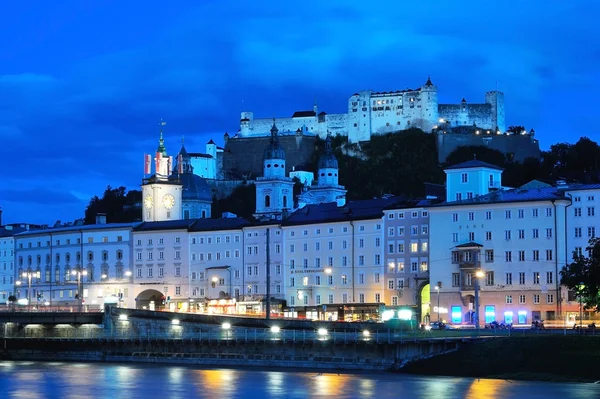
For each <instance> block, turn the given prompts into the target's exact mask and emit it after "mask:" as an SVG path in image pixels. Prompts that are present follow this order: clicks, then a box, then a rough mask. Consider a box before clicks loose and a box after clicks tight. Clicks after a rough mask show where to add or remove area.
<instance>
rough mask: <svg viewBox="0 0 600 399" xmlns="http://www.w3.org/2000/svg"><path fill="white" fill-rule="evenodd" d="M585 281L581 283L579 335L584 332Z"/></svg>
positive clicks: (579, 289)
mask: <svg viewBox="0 0 600 399" xmlns="http://www.w3.org/2000/svg"><path fill="white" fill-rule="evenodd" d="M583 286H584V284H583V283H579V287H577V288H578V291H579V335H581V334H582V333H583V331H582V330H583Z"/></svg>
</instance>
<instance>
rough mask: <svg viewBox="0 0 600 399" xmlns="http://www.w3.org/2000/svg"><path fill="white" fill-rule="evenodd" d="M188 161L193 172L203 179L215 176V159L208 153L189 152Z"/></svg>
mask: <svg viewBox="0 0 600 399" xmlns="http://www.w3.org/2000/svg"><path fill="white" fill-rule="evenodd" d="M190 161H191V164H192V168H193V169H194V174H195V175H198V176H200V177H203V178H205V179H214V178H215V177H216V174H217V171H216V167H217V165H216V159H215V158H213V157H212V156H208V154H194V153H192V154H190Z"/></svg>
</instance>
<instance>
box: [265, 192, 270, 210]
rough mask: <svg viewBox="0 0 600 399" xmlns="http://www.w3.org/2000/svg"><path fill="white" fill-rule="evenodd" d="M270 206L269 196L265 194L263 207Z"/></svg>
mask: <svg viewBox="0 0 600 399" xmlns="http://www.w3.org/2000/svg"><path fill="white" fill-rule="evenodd" d="M270 206H271V197H269V196H268V195H265V208H268V207H270Z"/></svg>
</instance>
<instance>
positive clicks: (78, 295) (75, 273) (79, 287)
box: [71, 269, 87, 312]
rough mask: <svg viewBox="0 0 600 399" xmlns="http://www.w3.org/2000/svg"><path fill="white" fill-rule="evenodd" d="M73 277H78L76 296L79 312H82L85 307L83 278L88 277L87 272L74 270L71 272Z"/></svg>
mask: <svg viewBox="0 0 600 399" xmlns="http://www.w3.org/2000/svg"><path fill="white" fill-rule="evenodd" d="M71 274H72V275H73V276H77V293H76V294H75V298H76V299H77V300H78V301H79V304H78V305H79V312H81V308H82V305H83V279H82V278H81V276H87V270H85V269H84V270H80V269H77V270H73V271H72V272H71Z"/></svg>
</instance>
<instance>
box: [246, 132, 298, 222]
mask: <svg viewBox="0 0 600 399" xmlns="http://www.w3.org/2000/svg"><path fill="white" fill-rule="evenodd" d="M278 132H279V130H278V129H277V126H275V122H273V127H272V128H271V139H270V140H269V145H268V146H267V148H265V151H264V153H263V176H262V177H259V178H257V179H256V182H255V183H254V184H255V185H256V213H255V214H254V217H255V218H256V219H258V220H269V219H276V220H279V219H282V217H283V215H284V213H286V212H288V211H289V210H291V209H292V208H293V206H294V181H293V180H292V179H291V178H290V177H287V176H286V175H285V151H284V149H283V147H282V146H281V144H279V138H278V136H277V134H278Z"/></svg>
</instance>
